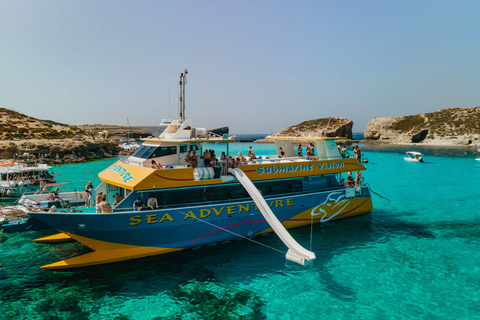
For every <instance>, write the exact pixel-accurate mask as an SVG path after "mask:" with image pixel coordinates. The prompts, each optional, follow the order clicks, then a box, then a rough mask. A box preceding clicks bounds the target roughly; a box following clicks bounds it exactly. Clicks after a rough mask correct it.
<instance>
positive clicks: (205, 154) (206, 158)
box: [203, 149, 210, 167]
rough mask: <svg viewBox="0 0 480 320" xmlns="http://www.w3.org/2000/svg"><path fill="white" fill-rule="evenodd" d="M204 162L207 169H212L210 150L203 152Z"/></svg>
mask: <svg viewBox="0 0 480 320" xmlns="http://www.w3.org/2000/svg"><path fill="white" fill-rule="evenodd" d="M203 161H204V162H205V167H210V152H209V151H208V149H205V151H204V152H203Z"/></svg>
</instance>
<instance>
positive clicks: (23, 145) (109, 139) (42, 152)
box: [0, 108, 151, 163]
mask: <svg viewBox="0 0 480 320" xmlns="http://www.w3.org/2000/svg"><path fill="white" fill-rule="evenodd" d="M150 135H151V132H149V131H145V130H141V129H138V128H132V127H122V126H110V125H82V126H69V125H66V124H61V123H57V122H53V121H48V120H40V119H37V118H33V117H29V116H27V115H24V114H22V113H19V112H16V111H13V110H9V109H5V108H0V158H2V159H13V158H14V157H16V156H19V155H24V154H25V153H28V154H29V155H35V156H36V157H37V158H38V157H40V158H42V159H45V160H46V161H47V162H52V163H63V162H78V161H85V160H93V159H99V158H105V157H111V156H114V155H116V154H117V153H118V140H120V139H122V138H126V137H127V136H129V137H132V138H143V137H148V136H150Z"/></svg>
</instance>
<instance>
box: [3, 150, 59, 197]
mask: <svg viewBox="0 0 480 320" xmlns="http://www.w3.org/2000/svg"><path fill="white" fill-rule="evenodd" d="M51 169H52V167H51V166H48V165H47V164H42V163H33V164H32V163H27V162H15V161H14V160H13V159H12V160H10V161H4V162H2V163H0V195H2V196H4V197H13V198H18V197H20V196H21V195H22V194H24V193H25V192H31V191H37V190H38V189H43V188H47V187H50V186H54V185H58V183H56V181H55V175H54V174H53V173H52V172H51Z"/></svg>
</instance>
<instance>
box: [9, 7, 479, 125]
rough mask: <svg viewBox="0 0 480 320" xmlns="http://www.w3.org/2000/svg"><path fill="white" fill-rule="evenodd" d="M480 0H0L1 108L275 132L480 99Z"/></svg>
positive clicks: (363, 121) (74, 118)
mask: <svg viewBox="0 0 480 320" xmlns="http://www.w3.org/2000/svg"><path fill="white" fill-rule="evenodd" d="M479 14H480V1H458V0H457V1H441V0H437V1H341V0H340V1H321V0H318V1H147V0H145V1H118V0H115V1H113V0H104V1H60V0H59V1H38V0H35V1H22V0H20V1H10V0H8V1H7V0H0V107H3V108H8V109H13V110H15V111H19V112H21V113H24V114H27V115H30V116H33V117H37V118H40V119H49V120H54V121H58V122H62V123H68V124H73V125H74V124H96V123H102V124H118V125H126V124H127V118H128V119H129V122H130V124H131V125H152V126H153V125H157V124H158V123H159V122H160V121H161V119H162V118H167V117H168V114H169V86H171V89H170V113H171V118H172V119H175V118H177V114H178V112H177V110H178V103H177V95H178V85H177V83H178V80H179V76H180V73H181V72H182V71H183V70H184V69H185V68H186V69H188V71H189V73H188V76H187V79H188V83H187V87H186V115H187V117H189V118H192V119H193V120H194V122H195V125H196V126H199V127H206V128H214V127H220V126H229V127H230V132H232V133H275V132H278V131H280V130H282V129H283V128H285V127H288V126H291V125H295V124H297V123H300V122H302V121H305V120H310V119H317V118H324V117H330V116H338V117H345V118H348V119H351V120H353V121H354V130H353V131H354V132H363V131H364V130H365V128H366V126H367V123H368V121H369V120H370V119H373V118H374V117H392V116H401V115H409V114H418V113H424V112H433V111H437V110H440V109H445V108H452V107H477V106H480V19H479V16H480V15H479Z"/></svg>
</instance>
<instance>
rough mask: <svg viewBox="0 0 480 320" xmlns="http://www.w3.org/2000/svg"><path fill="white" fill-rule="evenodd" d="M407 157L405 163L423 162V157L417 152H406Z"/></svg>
mask: <svg viewBox="0 0 480 320" xmlns="http://www.w3.org/2000/svg"><path fill="white" fill-rule="evenodd" d="M407 156H408V157H405V158H404V159H405V161H410V162H423V158H422V157H421V156H423V154H421V153H420V152H417V151H408V152H407Z"/></svg>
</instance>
